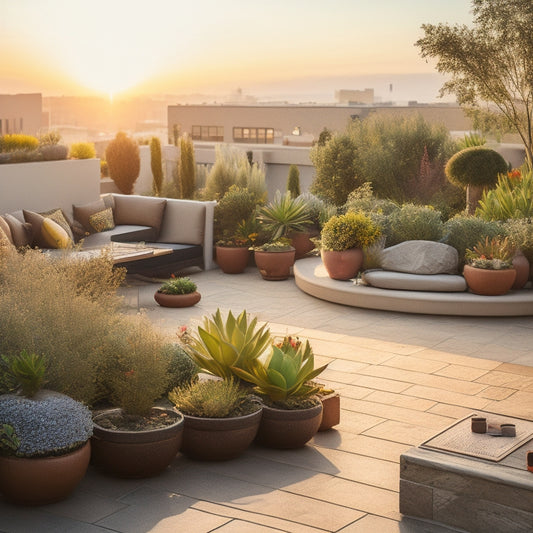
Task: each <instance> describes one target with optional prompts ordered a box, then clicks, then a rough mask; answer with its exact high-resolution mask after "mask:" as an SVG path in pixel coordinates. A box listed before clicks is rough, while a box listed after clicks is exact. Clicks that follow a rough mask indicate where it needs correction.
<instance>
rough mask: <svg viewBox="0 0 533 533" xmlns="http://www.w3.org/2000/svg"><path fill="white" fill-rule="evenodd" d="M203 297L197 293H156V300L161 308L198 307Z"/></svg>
mask: <svg viewBox="0 0 533 533" xmlns="http://www.w3.org/2000/svg"><path fill="white" fill-rule="evenodd" d="M201 297H202V296H201V295H200V293H199V292H197V291H194V292H191V293H189V294H165V293H163V292H156V293H155V294H154V300H155V301H156V302H157V303H158V304H159V305H160V306H161V307H191V306H193V305H196V304H197V303H198V302H199V301H200V299H201Z"/></svg>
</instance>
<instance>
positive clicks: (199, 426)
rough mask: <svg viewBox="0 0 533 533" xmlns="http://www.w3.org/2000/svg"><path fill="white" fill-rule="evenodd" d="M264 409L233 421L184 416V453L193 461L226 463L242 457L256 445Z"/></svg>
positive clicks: (230, 419) (237, 417)
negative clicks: (228, 460)
mask: <svg viewBox="0 0 533 533" xmlns="http://www.w3.org/2000/svg"><path fill="white" fill-rule="evenodd" d="M261 413H262V409H261V408H260V409H258V410H257V411H256V412H255V413H251V414H249V415H244V416H236V417H231V418H200V417H196V416H189V415H183V416H184V418H185V429H184V430H183V442H182V444H181V452H182V453H184V454H185V455H187V456H189V457H192V458H193V459H201V460H204V461H225V460H227V459H233V458H234V457H237V456H239V455H241V454H242V453H243V452H244V451H245V450H246V449H247V448H248V446H250V444H251V443H252V442H253V440H254V438H255V436H256V435H257V431H258V429H259V423H260V421H261Z"/></svg>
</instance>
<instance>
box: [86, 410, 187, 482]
mask: <svg viewBox="0 0 533 533" xmlns="http://www.w3.org/2000/svg"><path fill="white" fill-rule="evenodd" d="M153 410H160V411H165V412H167V413H168V415H169V416H172V417H175V419H176V421H175V423H174V424H171V425H169V426H166V427H164V428H160V429H152V430H147V431H118V430H112V429H106V428H103V427H102V426H100V425H99V424H98V420H99V419H100V418H101V417H102V416H105V415H106V413H105V412H104V413H100V414H99V415H97V416H95V417H94V434H93V436H92V437H91V443H92V462H93V464H94V465H95V466H96V467H98V468H101V469H102V470H104V471H105V472H106V473H108V474H112V475H114V476H118V477H124V478H145V477H150V476H154V475H156V474H159V473H160V472H162V471H163V470H165V468H166V467H167V466H168V465H169V464H170V463H171V462H172V461H173V460H174V458H175V457H176V454H177V453H178V451H179V449H180V446H181V440H182V436H183V427H184V421H183V415H182V414H181V413H179V412H177V411H175V410H174V409H164V408H161V407H154V408H153ZM111 411H112V412H120V409H111Z"/></svg>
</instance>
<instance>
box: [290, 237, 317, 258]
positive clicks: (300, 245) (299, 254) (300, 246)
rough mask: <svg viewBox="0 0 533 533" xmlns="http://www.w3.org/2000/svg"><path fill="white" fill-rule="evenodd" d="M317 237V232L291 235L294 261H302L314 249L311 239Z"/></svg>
mask: <svg viewBox="0 0 533 533" xmlns="http://www.w3.org/2000/svg"><path fill="white" fill-rule="evenodd" d="M317 235H318V232H316V231H315V232H311V231H298V232H296V233H291V236H290V237H291V244H292V245H293V247H294V250H295V259H302V258H303V257H305V256H306V255H307V254H308V253H309V252H311V251H312V250H314V249H315V248H316V246H315V244H314V243H313V241H312V240H311V237H316V236H317Z"/></svg>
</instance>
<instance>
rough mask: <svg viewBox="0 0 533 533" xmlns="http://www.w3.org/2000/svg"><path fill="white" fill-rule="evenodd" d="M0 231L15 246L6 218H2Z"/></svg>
mask: <svg viewBox="0 0 533 533" xmlns="http://www.w3.org/2000/svg"><path fill="white" fill-rule="evenodd" d="M0 229H1V230H2V231H3V233H4V235H5V236H6V238H7V240H8V241H9V242H10V243H11V244H13V235H11V230H10V229H9V224H8V223H7V222H6V219H5V218H4V217H0Z"/></svg>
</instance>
